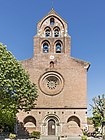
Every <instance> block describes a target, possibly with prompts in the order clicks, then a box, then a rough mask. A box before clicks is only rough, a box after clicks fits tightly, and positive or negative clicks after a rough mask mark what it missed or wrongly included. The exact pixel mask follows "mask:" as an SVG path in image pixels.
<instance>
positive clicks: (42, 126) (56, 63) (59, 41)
mask: <svg viewBox="0 0 105 140" xmlns="http://www.w3.org/2000/svg"><path fill="white" fill-rule="evenodd" d="M33 39H34V56H33V58H31V59H28V60H24V61H22V65H23V67H24V68H25V69H26V71H28V73H29V75H30V80H31V81H32V82H33V83H35V84H36V85H37V89H38V99H37V101H36V106H35V108H34V109H33V110H31V111H30V112H28V113H25V112H22V111H20V112H19V113H18V114H17V118H18V120H19V122H22V124H23V126H24V127H25V128H26V130H27V131H28V132H32V131H40V132H41V135H43V136H48V135H55V136H61V135H81V134H82V129H83V128H84V127H85V126H86V124H87V70H88V68H89V66H90V64H89V63H88V62H85V61H82V60H79V59H76V58H73V57H71V53H70V52H71V37H70V36H69V35H68V28H67V23H66V22H65V21H64V20H63V19H62V18H61V17H60V16H59V15H58V14H57V13H56V12H55V11H54V10H53V9H52V10H51V11H50V12H49V13H48V15H47V16H45V17H44V18H43V19H42V20H41V21H39V23H38V24H37V34H36V35H35V36H34V38H33Z"/></svg>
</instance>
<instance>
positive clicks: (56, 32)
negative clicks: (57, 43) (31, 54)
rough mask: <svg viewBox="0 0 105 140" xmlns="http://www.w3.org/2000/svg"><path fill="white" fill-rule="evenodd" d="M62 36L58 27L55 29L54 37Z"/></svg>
mask: <svg viewBox="0 0 105 140" xmlns="http://www.w3.org/2000/svg"><path fill="white" fill-rule="evenodd" d="M59 36H60V29H59V28H58V27H57V28H55V29H54V37H59Z"/></svg>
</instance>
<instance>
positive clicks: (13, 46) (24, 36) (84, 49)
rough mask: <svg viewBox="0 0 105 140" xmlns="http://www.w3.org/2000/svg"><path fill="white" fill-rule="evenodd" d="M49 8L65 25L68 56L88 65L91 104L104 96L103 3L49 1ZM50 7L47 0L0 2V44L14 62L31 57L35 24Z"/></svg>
mask: <svg viewBox="0 0 105 140" xmlns="http://www.w3.org/2000/svg"><path fill="white" fill-rule="evenodd" d="M53 7H54V9H55V11H56V12H57V13H58V14H59V15H60V16H61V17H62V18H63V19H65V20H66V21H67V23H68V30H69V35H70V36H71V38H72V43H71V45H72V52H71V55H72V56H73V57H76V58H79V59H82V60H85V61H88V62H90V63H91V67H90V69H89V71H88V94H87V95H88V104H91V103H92V98H93V97H95V96H97V95H99V94H103V93H105V0H53ZM51 8H52V1H51V0H0V42H2V43H3V44H6V45H7V48H8V50H10V51H11V52H12V53H13V54H14V56H15V57H16V58H17V59H18V60H23V59H28V58H31V57H32V56H33V36H34V35H35V34H36V24H37V22H38V21H39V20H41V18H43V16H45V15H47V13H48V12H49V11H50V10H51ZM88 114H90V111H89V108H88Z"/></svg>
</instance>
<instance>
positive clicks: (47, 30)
mask: <svg viewBox="0 0 105 140" xmlns="http://www.w3.org/2000/svg"><path fill="white" fill-rule="evenodd" d="M50 36H51V30H50V28H46V29H45V37H50Z"/></svg>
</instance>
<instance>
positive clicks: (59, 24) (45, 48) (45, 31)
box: [34, 9, 70, 55]
mask: <svg viewBox="0 0 105 140" xmlns="http://www.w3.org/2000/svg"><path fill="white" fill-rule="evenodd" d="M39 53H40V54H45V55H47V54H49V53H50V54H54V55H56V54H64V53H66V54H69V55H70V37H69V35H68V30H67V23H66V22H65V21H64V20H63V19H62V18H61V17H60V16H58V14H56V12H55V11H54V9H52V10H51V11H50V12H49V13H48V15H47V16H45V17H44V18H43V19H42V20H41V21H39V22H38V24H37V34H36V35H35V36H34V55H36V54H39Z"/></svg>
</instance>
